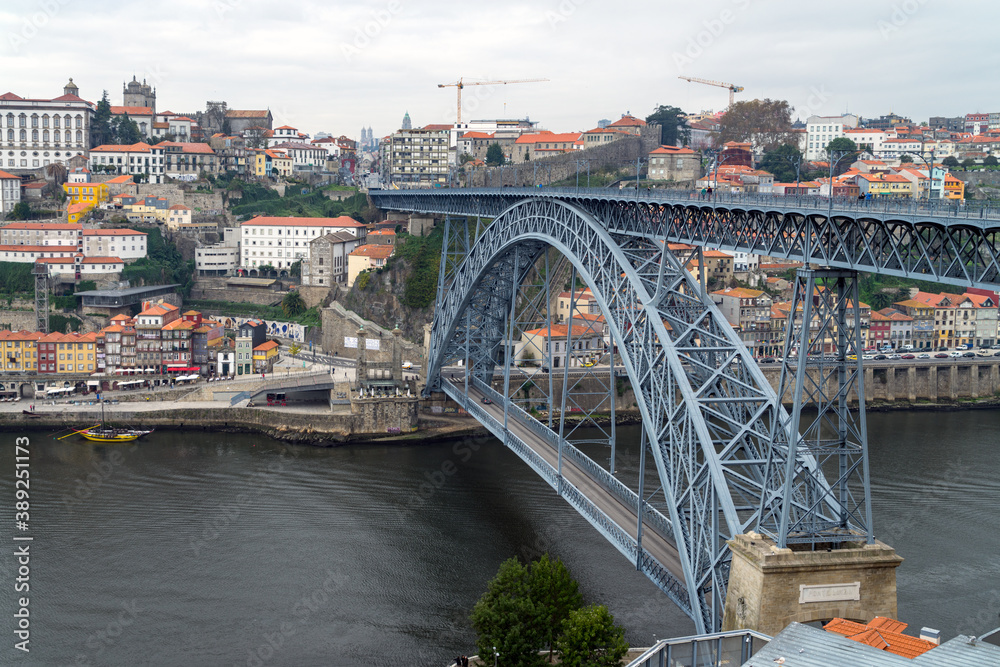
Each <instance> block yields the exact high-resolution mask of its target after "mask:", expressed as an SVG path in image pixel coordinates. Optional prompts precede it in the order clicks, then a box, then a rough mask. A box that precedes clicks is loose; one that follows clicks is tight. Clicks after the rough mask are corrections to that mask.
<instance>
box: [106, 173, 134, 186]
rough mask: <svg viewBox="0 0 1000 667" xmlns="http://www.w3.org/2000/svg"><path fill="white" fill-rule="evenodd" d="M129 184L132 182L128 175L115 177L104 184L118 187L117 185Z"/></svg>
mask: <svg viewBox="0 0 1000 667" xmlns="http://www.w3.org/2000/svg"><path fill="white" fill-rule="evenodd" d="M131 182H132V177H131V176H128V175H125V176H115V177H114V178H112V179H111V180H109V181H105V183H114V184H115V185H118V184H119V183H121V184H125V183H131Z"/></svg>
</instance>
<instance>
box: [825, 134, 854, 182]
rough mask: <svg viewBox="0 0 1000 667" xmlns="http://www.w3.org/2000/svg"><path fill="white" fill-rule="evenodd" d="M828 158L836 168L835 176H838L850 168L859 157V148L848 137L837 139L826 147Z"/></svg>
mask: <svg viewBox="0 0 1000 667" xmlns="http://www.w3.org/2000/svg"><path fill="white" fill-rule="evenodd" d="M826 156H827V159H828V160H830V163H831V164H833V163H836V165H835V166H834V171H833V173H834V175H835V176H838V175H840V174H842V173H844V172H845V171H847V169H848V168H849V166H850V164H851V163H852V162H853V161H854V160H856V159H857V157H858V146H857V144H855V143H854V142H853V141H851V140H850V139H848V138H847V137H837V138H836V139H834V140H832V141H831V142H830V143H828V144H827V145H826Z"/></svg>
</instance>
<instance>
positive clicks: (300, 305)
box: [281, 290, 308, 317]
mask: <svg viewBox="0 0 1000 667" xmlns="http://www.w3.org/2000/svg"><path fill="white" fill-rule="evenodd" d="M307 310H308V308H307V307H306V302H305V301H304V300H303V299H302V295H301V294H299V291H298V290H294V291H291V292H289V293H288V294H286V295H285V298H284V299H282V300H281V312H283V313H284V314H285V316H287V317H295V316H296V315H301V314H302V313H304V312H306V311H307Z"/></svg>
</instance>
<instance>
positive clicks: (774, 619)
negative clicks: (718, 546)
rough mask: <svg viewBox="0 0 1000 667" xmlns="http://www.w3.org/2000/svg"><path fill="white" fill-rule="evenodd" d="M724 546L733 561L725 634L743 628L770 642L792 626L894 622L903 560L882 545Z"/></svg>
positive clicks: (752, 540) (741, 538)
mask: <svg viewBox="0 0 1000 667" xmlns="http://www.w3.org/2000/svg"><path fill="white" fill-rule="evenodd" d="M728 544H729V548H730V550H731V551H732V554H733V561H732V568H731V569H730V574H729V586H728V588H727V593H726V609H725V615H724V617H723V621H722V629H723V631H726V630H736V629H743V628H746V629H750V630H757V631H758V632H763V633H765V634H768V635H771V636H772V637H773V636H774V635H776V634H778V633H779V632H781V630H782V629H784V628H785V626H787V625H789V624H790V623H793V622H799V623H809V622H812V621H825V620H828V619H831V618H835V617H840V618H849V619H852V620H857V621H870V620H872V619H873V618H875V617H876V616H887V617H889V618H896V613H897V609H896V568H897V567H899V564H900V563H902V562H903V559H902V558H901V557H900V556H898V555H897V554H896V552H895V550H894V549H892V548H891V547H889V546H887V545H886V544H883V543H882V542H879V541H877V540H876V541H875V542H874V543H872V544H864V543H863V542H852V543H847V544H844V545H842V546H841V548H839V549H835V550H828V549H822V550H819V551H813V550H807V549H802V550H792V549H779V548H778V547H777V546H776V545H775V543H774V542H773V541H772V540H770V539H768V538H766V537H764V536H763V535H760V534H758V533H748V534H745V535H737V536H736V537H735V538H733V539H732V540H729V542H728ZM800 546H804V545H800Z"/></svg>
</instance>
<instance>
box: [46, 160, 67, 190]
mask: <svg viewBox="0 0 1000 667" xmlns="http://www.w3.org/2000/svg"><path fill="white" fill-rule="evenodd" d="M45 173H46V174H47V175H48V177H49V178H51V179H52V184H53V185H54V186H55V187H57V188H58V187H60V186H62V184H63V183H65V182H66V165H64V164H63V163H62V162H53V163H52V164H50V165H48V166H47V167H45Z"/></svg>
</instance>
